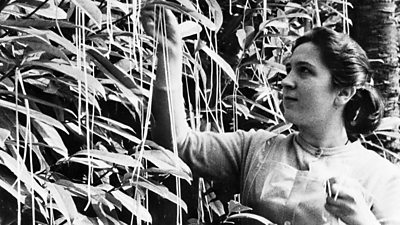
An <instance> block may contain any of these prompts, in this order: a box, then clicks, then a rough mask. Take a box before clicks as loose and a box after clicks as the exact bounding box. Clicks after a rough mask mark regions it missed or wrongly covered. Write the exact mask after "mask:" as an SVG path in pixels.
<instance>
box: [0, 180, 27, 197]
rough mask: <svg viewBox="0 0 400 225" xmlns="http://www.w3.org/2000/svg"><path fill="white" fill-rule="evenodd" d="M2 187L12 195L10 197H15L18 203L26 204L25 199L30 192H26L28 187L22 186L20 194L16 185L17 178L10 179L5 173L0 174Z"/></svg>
mask: <svg viewBox="0 0 400 225" xmlns="http://www.w3.org/2000/svg"><path fill="white" fill-rule="evenodd" d="M0 187H1V188H3V189H4V190H6V191H7V192H8V193H10V195H12V196H14V197H15V199H16V200H17V201H18V200H19V202H20V203H22V204H24V203H25V198H26V197H27V195H28V191H27V190H26V187H25V186H24V185H23V184H22V185H21V189H20V191H19V192H18V190H17V185H15V178H11V179H10V177H6V174H5V173H3V172H2V173H0ZM18 195H19V199H18ZM1 197H2V196H1Z"/></svg>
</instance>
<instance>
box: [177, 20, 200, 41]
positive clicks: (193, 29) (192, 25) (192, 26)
mask: <svg viewBox="0 0 400 225" xmlns="http://www.w3.org/2000/svg"><path fill="white" fill-rule="evenodd" d="M178 30H179V31H180V34H181V36H182V38H184V37H189V36H192V35H195V34H199V33H200V32H201V31H202V28H201V26H200V25H199V24H198V23H196V22H194V21H185V22H183V23H180V24H179V27H178Z"/></svg>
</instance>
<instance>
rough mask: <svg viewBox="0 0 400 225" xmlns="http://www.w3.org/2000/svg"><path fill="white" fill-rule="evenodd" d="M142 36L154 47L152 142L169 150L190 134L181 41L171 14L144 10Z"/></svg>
mask: <svg viewBox="0 0 400 225" xmlns="http://www.w3.org/2000/svg"><path fill="white" fill-rule="evenodd" d="M141 20H142V24H143V27H144V30H145V32H146V33H147V34H148V35H150V36H151V37H153V38H154V39H155V40H156V43H157V72H156V80H155V82H154V89H153V102H152V113H153V116H154V121H153V124H152V135H153V140H155V141H156V142H157V143H158V144H160V145H162V146H164V147H166V148H169V149H172V146H173V145H172V144H173V137H176V140H175V141H177V142H179V140H181V139H182V138H184V137H185V136H186V134H187V132H188V130H189V127H188V125H187V122H186V113H185V108H184V99H183V95H182V90H183V89H182V55H183V53H182V38H181V35H180V33H179V30H178V22H177V19H176V17H175V16H174V15H173V13H172V12H171V11H170V10H167V9H159V8H158V9H157V10H156V9H155V8H154V7H147V8H146V7H145V8H143V10H142V13H141ZM173 132H175V136H174V135H173Z"/></svg>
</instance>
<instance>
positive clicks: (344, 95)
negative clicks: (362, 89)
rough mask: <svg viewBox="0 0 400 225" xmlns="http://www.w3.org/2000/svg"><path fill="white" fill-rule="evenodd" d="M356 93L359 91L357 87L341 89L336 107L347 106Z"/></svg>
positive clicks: (336, 100)
mask: <svg viewBox="0 0 400 225" xmlns="http://www.w3.org/2000/svg"><path fill="white" fill-rule="evenodd" d="M356 91H357V89H356V87H345V88H341V89H340V90H339V93H338V95H337V96H336V99H335V105H336V106H341V105H346V104H347V102H349V101H350V99H351V98H352V97H353V96H354V95H355V94H356Z"/></svg>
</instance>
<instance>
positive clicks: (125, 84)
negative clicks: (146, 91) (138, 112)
mask: <svg viewBox="0 0 400 225" xmlns="http://www.w3.org/2000/svg"><path fill="white" fill-rule="evenodd" d="M87 53H88V56H89V57H91V58H92V59H94V60H93V61H94V63H95V64H96V65H97V66H98V68H99V69H100V70H101V71H103V73H104V74H105V75H106V76H107V77H109V78H110V79H111V80H112V81H114V82H115V84H116V85H117V86H118V88H119V89H120V90H121V91H122V93H123V94H124V95H125V97H126V98H127V99H128V101H129V102H130V103H131V104H132V105H133V106H134V108H135V109H138V108H139V106H138V102H139V98H138V97H137V96H136V95H135V94H140V95H143V92H142V90H141V88H140V87H138V85H137V84H135V82H134V81H133V79H132V78H131V77H129V76H128V75H127V74H126V73H123V72H122V71H121V70H120V69H118V68H117V67H116V66H114V65H113V64H112V63H111V62H110V61H109V60H108V59H107V58H105V57H104V56H102V54H101V53H99V52H98V51H97V50H96V49H88V50H87Z"/></svg>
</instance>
